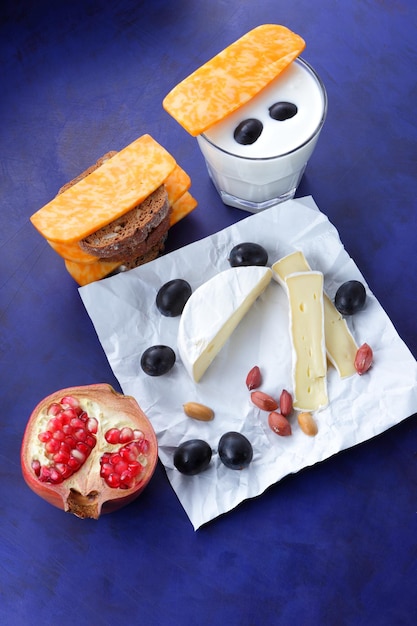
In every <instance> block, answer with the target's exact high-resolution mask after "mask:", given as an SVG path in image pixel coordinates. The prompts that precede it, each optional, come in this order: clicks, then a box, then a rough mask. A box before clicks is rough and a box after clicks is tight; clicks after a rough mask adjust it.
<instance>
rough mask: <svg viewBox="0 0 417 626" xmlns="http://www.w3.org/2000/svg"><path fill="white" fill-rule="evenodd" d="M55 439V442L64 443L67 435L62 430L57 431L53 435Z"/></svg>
mask: <svg viewBox="0 0 417 626" xmlns="http://www.w3.org/2000/svg"><path fill="white" fill-rule="evenodd" d="M53 438H54V439H55V441H64V439H65V433H64V432H62V430H56V431H55V432H54V434H53Z"/></svg>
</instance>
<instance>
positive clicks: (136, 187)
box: [30, 135, 176, 244]
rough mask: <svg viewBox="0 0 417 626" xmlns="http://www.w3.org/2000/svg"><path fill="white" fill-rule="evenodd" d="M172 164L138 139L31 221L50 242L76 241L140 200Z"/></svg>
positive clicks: (145, 138) (150, 140)
mask: <svg viewBox="0 0 417 626" xmlns="http://www.w3.org/2000/svg"><path fill="white" fill-rule="evenodd" d="M175 166H176V161H175V159H174V158H173V157H172V156H171V155H170V154H169V152H167V151H166V150H165V148H163V147H162V146H161V145H160V144H159V143H157V142H156V141H155V140H154V139H153V138H152V137H151V136H150V135H142V137H139V139H137V140H136V141H134V142H133V143H131V144H129V145H128V146H127V147H126V148H124V149H123V150H121V151H120V152H118V153H117V154H116V155H115V156H113V157H112V158H111V159H109V160H108V161H105V162H104V163H103V165H101V167H99V168H98V169H96V170H94V171H93V172H91V174H89V175H88V176H86V177H85V178H83V179H82V180H80V181H79V182H78V183H76V184H75V185H73V186H72V187H70V188H69V189H67V190H66V191H64V192H63V193H61V194H59V195H57V196H56V197H55V198H54V199H53V200H52V201H51V202H49V203H48V204H46V205H45V206H44V207H43V208H42V209H39V211H37V212H36V213H34V214H33V215H32V217H31V218H30V219H31V222H32V224H33V225H34V226H35V228H36V229H37V230H38V231H39V232H40V233H41V234H42V235H43V236H44V237H45V239H48V240H49V241H52V242H57V243H65V244H67V243H73V242H75V241H80V239H83V238H84V237H87V235H90V234H91V233H93V232H95V231H96V230H99V228H102V227H103V226H106V225H107V224H109V223H110V222H112V221H113V220H115V219H117V218H118V217H120V216H121V215H124V213H127V211H129V210H130V209H132V208H133V207H134V206H136V205H137V204H139V203H140V202H143V200H145V199H146V198H147V197H148V196H149V195H150V194H151V193H152V192H153V191H155V189H157V188H158V187H159V186H160V185H161V184H162V183H163V182H164V180H166V178H167V177H168V176H169V174H170V173H171V172H172V171H173V170H174V168H175Z"/></svg>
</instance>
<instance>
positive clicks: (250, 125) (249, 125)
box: [233, 117, 263, 146]
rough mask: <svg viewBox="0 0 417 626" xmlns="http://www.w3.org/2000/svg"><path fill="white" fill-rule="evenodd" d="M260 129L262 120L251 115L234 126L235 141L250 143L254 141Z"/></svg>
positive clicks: (243, 143)
mask: <svg viewBox="0 0 417 626" xmlns="http://www.w3.org/2000/svg"><path fill="white" fill-rule="evenodd" d="M262 130H263V124H262V122H261V121H260V120H256V119H254V118H252V117H251V118H249V119H247V120H243V122H240V124H238V126H236V128H235V132H234V133H233V137H234V139H235V141H237V143H240V144H242V145H243V146H247V145H249V144H251V143H255V141H256V140H257V139H258V138H259V136H260V134H261V132H262Z"/></svg>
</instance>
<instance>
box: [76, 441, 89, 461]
mask: <svg viewBox="0 0 417 626" xmlns="http://www.w3.org/2000/svg"><path fill="white" fill-rule="evenodd" d="M75 449H76V450H78V451H79V452H81V453H82V454H84V455H85V457H86V458H87V457H88V455H89V454H90V452H91V448H90V447H89V446H87V444H85V443H84V441H79V442H78V443H77V445H76V446H75Z"/></svg>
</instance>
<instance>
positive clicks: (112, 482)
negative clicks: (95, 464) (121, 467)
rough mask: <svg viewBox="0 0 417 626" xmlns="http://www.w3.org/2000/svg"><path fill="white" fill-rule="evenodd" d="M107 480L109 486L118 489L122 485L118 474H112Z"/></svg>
mask: <svg viewBox="0 0 417 626" xmlns="http://www.w3.org/2000/svg"><path fill="white" fill-rule="evenodd" d="M106 482H107V484H108V486H109V487H113V488H115V489H117V488H118V487H119V486H120V477H119V475H118V474H110V475H109V476H107V478H106Z"/></svg>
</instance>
